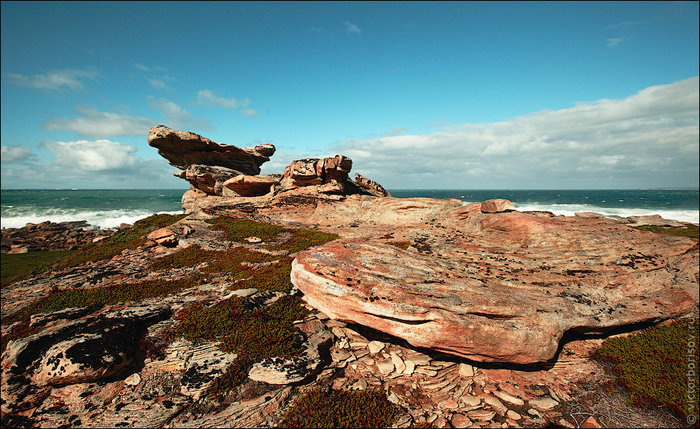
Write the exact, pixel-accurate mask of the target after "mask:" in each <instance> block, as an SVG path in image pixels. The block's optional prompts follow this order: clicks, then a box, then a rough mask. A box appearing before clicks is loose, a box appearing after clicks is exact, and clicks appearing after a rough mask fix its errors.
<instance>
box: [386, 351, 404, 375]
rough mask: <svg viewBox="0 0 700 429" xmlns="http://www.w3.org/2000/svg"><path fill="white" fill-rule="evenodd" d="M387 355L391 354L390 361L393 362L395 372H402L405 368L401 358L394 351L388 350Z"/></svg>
mask: <svg viewBox="0 0 700 429" xmlns="http://www.w3.org/2000/svg"><path fill="white" fill-rule="evenodd" d="M389 355H390V356H391V361H392V362H393V363H394V367H395V368H396V372H398V373H402V372H404V371H405V370H406V364H405V363H404V361H403V359H401V357H400V356H399V355H398V354H397V353H396V352H394V351H392V352H390V353H389Z"/></svg>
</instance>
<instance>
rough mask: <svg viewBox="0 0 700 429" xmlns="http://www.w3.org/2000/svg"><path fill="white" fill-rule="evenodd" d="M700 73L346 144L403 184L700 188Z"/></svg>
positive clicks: (387, 178)
mask: <svg viewBox="0 0 700 429" xmlns="http://www.w3.org/2000/svg"><path fill="white" fill-rule="evenodd" d="M698 98H699V91H698V77H693V78H690V79H686V80H682V81H679V82H675V83H672V84H669V85H659V86H652V87H649V88H645V89H643V90H641V91H639V92H638V93H637V94H634V95H632V96H630V97H627V98H624V99H621V100H610V99H602V100H598V101H596V102H593V103H581V104H579V105H576V106H574V107H571V108H568V109H561V110H555V111H541V112H537V113H533V114H529V115H525V116H519V117H516V118H513V119H511V120H508V121H503V122H494V123H482V124H463V125H461V126H453V127H452V128H451V129H449V130H446V131H439V132H434V133H430V134H420V135H400V136H387V137H382V138H378V139H371V140H351V141H347V142H346V143H344V144H342V145H340V146H337V147H336V148H335V149H336V150H338V152H339V153H344V154H347V155H348V156H350V157H351V158H353V161H354V166H355V167H354V170H358V172H360V174H363V175H364V174H367V175H368V177H371V178H373V179H375V180H379V181H380V182H381V183H382V184H383V185H384V186H387V187H401V188H411V187H415V188H431V187H444V188H462V189H465V188H509V187H518V188H556V187H562V188H572V187H575V188H579V189H582V188H596V187H597V188H605V187H621V186H622V187H631V188H639V187H653V186H697V183H698V139H699V138H700V136H699V131H698V128H699V126H698Z"/></svg>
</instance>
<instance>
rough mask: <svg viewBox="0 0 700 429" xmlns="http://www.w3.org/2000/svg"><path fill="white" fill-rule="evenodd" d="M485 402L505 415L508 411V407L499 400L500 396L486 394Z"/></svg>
mask: <svg viewBox="0 0 700 429" xmlns="http://www.w3.org/2000/svg"><path fill="white" fill-rule="evenodd" d="M484 402H485V403H486V404H488V405H490V406H491V407H493V409H494V410H496V412H497V413H498V414H499V415H501V416H503V415H505V414H506V413H507V412H508V407H506V406H505V405H503V402H501V401H499V400H498V398H496V397H494V396H491V395H485V396H484Z"/></svg>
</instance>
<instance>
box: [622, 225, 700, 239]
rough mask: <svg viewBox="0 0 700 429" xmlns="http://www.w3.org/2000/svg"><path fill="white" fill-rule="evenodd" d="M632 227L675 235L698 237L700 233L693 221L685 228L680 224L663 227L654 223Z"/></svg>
mask: <svg viewBox="0 0 700 429" xmlns="http://www.w3.org/2000/svg"><path fill="white" fill-rule="evenodd" d="M632 228H635V229H639V230H642V231H649V232H655V233H657V234H661V235H672V236H674V237H690V238H698V236H699V235H700V228H698V227H697V226H695V225H693V224H692V223H686V224H685V228H683V227H680V226H673V227H663V226H652V225H645V226H633V227H632Z"/></svg>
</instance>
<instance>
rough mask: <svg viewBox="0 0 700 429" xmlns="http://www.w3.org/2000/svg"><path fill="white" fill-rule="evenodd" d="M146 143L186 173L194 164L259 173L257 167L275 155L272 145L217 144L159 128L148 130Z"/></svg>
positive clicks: (194, 136) (181, 132) (202, 138)
mask: <svg viewBox="0 0 700 429" xmlns="http://www.w3.org/2000/svg"><path fill="white" fill-rule="evenodd" d="M148 144H149V145H150V146H153V147H155V148H157V149H158V153H159V154H160V155H161V156H162V157H164V158H165V159H167V160H168V162H169V163H170V165H172V166H174V167H177V168H179V169H181V170H185V169H186V168H187V167H189V166H190V165H193V164H200V165H213V166H220V167H226V168H230V169H233V170H236V171H240V172H241V173H243V174H258V173H260V166H261V165H262V164H263V163H264V162H266V161H269V159H270V158H269V157H268V156H269V155H272V154H273V153H274V146H272V145H258V146H256V147H253V148H240V147H238V146H234V145H227V144H222V143H217V142H214V141H212V140H209V139H208V138H206V137H202V136H200V135H199V134H195V133H192V132H189V131H177V130H173V129H171V128H168V127H166V126H164V125H158V126H157V127H153V128H151V129H150V130H149V131H148Z"/></svg>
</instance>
